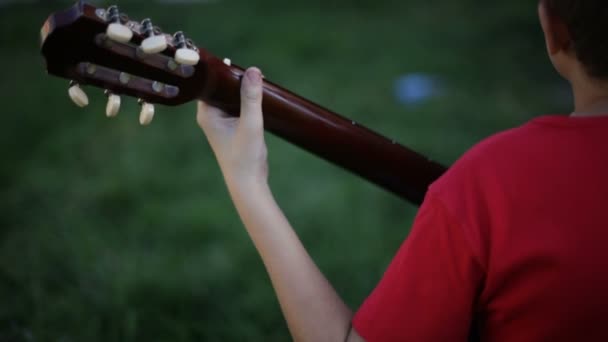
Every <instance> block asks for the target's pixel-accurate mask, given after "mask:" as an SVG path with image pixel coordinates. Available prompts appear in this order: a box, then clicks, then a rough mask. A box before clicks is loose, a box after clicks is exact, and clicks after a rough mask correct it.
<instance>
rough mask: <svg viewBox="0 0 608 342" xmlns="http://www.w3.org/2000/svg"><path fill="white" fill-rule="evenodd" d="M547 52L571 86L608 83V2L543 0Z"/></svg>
mask: <svg viewBox="0 0 608 342" xmlns="http://www.w3.org/2000/svg"><path fill="white" fill-rule="evenodd" d="M539 16H540V21H541V24H542V28H543V31H544V33H545V40H546V43H547V51H548V52H549V56H550V58H551V62H552V63H553V65H554V66H555V68H556V69H557V71H558V72H559V73H560V74H561V75H562V76H563V77H565V78H566V79H567V80H569V81H570V82H571V83H575V82H582V81H586V82H589V81H593V82H597V81H599V83H605V84H608V1H607V0H541V1H540V4H539Z"/></svg>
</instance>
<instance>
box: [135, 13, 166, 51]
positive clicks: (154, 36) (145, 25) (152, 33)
mask: <svg viewBox="0 0 608 342" xmlns="http://www.w3.org/2000/svg"><path fill="white" fill-rule="evenodd" d="M141 32H142V35H143V36H144V37H146V38H145V39H144V40H143V41H142V42H141V50H142V51H143V52H144V53H146V54H154V53H159V52H162V51H164V50H165V49H166V48H167V39H166V38H165V35H163V34H162V32H161V30H160V28H158V27H155V26H153V25H152V20H150V19H144V20H142V22H141Z"/></svg>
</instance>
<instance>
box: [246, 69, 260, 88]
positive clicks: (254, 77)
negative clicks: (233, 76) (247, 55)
mask: <svg viewBox="0 0 608 342" xmlns="http://www.w3.org/2000/svg"><path fill="white" fill-rule="evenodd" d="M246 76H247V78H248V79H249V81H251V83H252V84H258V83H260V82H262V72H261V71H260V69H258V68H249V69H248V70H247V73H246Z"/></svg>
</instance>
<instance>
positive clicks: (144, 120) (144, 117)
mask: <svg viewBox="0 0 608 342" xmlns="http://www.w3.org/2000/svg"><path fill="white" fill-rule="evenodd" d="M139 104H140V105H141V112H140V113H139V123H140V124H141V125H142V126H148V125H149V124H150V123H151V122H152V119H154V105H153V104H151V103H147V102H145V101H143V100H141V99H140V100H139Z"/></svg>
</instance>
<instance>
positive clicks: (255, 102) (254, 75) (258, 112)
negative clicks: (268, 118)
mask: <svg viewBox="0 0 608 342" xmlns="http://www.w3.org/2000/svg"><path fill="white" fill-rule="evenodd" d="M262 85H263V81H262V72H261V71H260V69H258V68H249V69H247V71H246V72H245V75H244V76H243V81H242V84H241V120H242V121H243V122H245V123H247V124H249V125H250V126H251V127H262V126H263V123H262V122H263V118H262V97H263V96H262V92H263V91H262V89H263V87H262Z"/></svg>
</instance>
